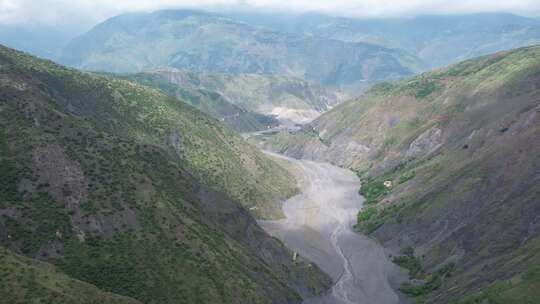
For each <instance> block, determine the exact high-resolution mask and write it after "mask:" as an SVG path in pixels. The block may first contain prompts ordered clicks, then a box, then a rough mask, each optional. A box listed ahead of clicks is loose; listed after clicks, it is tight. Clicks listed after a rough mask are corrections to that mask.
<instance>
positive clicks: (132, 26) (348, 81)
mask: <svg viewBox="0 0 540 304" xmlns="http://www.w3.org/2000/svg"><path fill="white" fill-rule="evenodd" d="M60 61H61V62H62V63H64V64H67V65H70V66H73V67H77V68H81V69H86V70H94V71H108V72H141V71H144V70H148V69H153V68H159V67H173V68H178V69H182V70H187V71H193V72H215V73H230V74H238V73H256V74H271V75H285V76H294V77H300V78H304V79H307V80H311V81H315V82H318V83H320V84H323V85H330V86H340V87H349V88H353V89H359V88H362V87H365V86H366V85H367V84H370V83H373V82H378V81H382V80H387V79H393V78H399V77H403V76H406V75H410V74H412V73H415V72H416V71H419V70H420V69H421V68H422V63H421V62H420V61H419V60H418V59H417V58H415V57H414V56H411V55H409V54H407V53H406V52H404V51H401V50H396V49H388V48H384V47H381V46H377V45H373V44H367V43H349V42H343V41H339V40H334V39H327V38H320V37H312V36H304V35H297V34H287V33H281V32H276V31H271V30H267V29H262V28H259V27H254V26H251V25H249V24H246V23H242V22H237V21H235V20H233V19H231V18H229V17H225V16H221V15H217V14H211V13H206V12H198V11H184V10H166V11H157V12H154V13H137V14H125V15H120V16H116V17H113V18H110V19H108V20H106V21H105V22H103V23H101V24H98V25H97V26H95V27H94V28H93V29H91V30H90V31H89V32H87V33H85V34H83V35H82V36H80V37H78V38H76V39H74V40H72V41H71V42H70V43H69V44H68V45H67V46H66V47H65V48H64V50H63V55H62V56H61V57H60Z"/></svg>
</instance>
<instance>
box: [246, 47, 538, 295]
mask: <svg viewBox="0 0 540 304" xmlns="http://www.w3.org/2000/svg"><path fill="white" fill-rule="evenodd" d="M539 77H540V47H538V46H534V47H528V48H522V49H516V50H512V51H507V52H501V53H497V54H495V55H490V56H485V57H480V58H477V59H473V60H469V61H465V62H462V63H459V64H456V65H452V66H449V67H448V68H444V69H440V70H435V71H433V72H428V73H424V74H421V75H419V76H416V77H413V78H409V79H405V80H402V81H398V82H393V83H384V84H380V85H377V86H375V87H374V88H372V89H371V90H370V91H368V92H367V93H366V94H364V95H363V96H361V97H359V98H357V99H354V100H351V101H348V102H345V103H343V104H341V105H339V106H337V107H335V108H334V109H332V110H331V111H329V112H327V113H325V114H323V115H322V116H321V117H319V118H318V119H316V120H315V121H314V122H312V123H311V124H309V125H307V126H305V127H304V128H303V129H302V130H300V131H298V132H281V133H280V134H277V135H273V136H262V137H259V138H255V139H253V140H254V141H257V142H259V143H260V144H261V145H262V146H264V147H265V148H266V149H273V150H274V151H277V152H281V153H285V154H286V155H289V156H292V157H296V158H307V159H314V160H319V161H329V162H333V163H334V164H338V165H340V166H344V167H348V168H351V169H353V170H355V171H356V172H357V173H358V175H359V176H360V177H361V178H362V180H363V182H362V188H361V193H362V194H363V195H364V196H365V198H366V202H365V207H364V209H363V211H362V212H360V213H359V215H358V224H357V229H358V230H359V231H361V232H362V233H365V234H368V235H370V236H372V237H374V238H375V239H377V240H378V241H379V242H381V243H382V244H383V245H384V246H386V247H388V248H390V249H392V250H393V251H394V252H396V253H397V252H402V256H401V257H400V258H399V259H397V260H396V261H397V262H398V263H402V265H404V266H406V267H408V268H409V269H410V270H411V277H413V278H416V279H420V280H421V281H420V282H422V281H423V282H425V283H421V284H419V285H404V286H403V290H404V291H406V292H408V293H409V294H410V295H412V296H414V297H417V298H418V299H423V300H426V302H427V303H441V302H449V301H450V300H457V299H463V303H480V302H481V301H488V303H492V302H490V301H494V302H493V303H533V302H534V301H532V300H531V299H535V298H536V297H537V294H536V293H535V292H534V289H535V288H532V287H531V288H532V289H530V290H529V291H527V289H526V288H527V287H526V286H538V284H540V280H538V276H537V275H536V274H535V273H537V265H538V262H539V260H540V256H539V255H538V252H539V251H538V246H539V244H540V243H539V240H540V238H539V236H540V226H539V225H538V219H539V217H538V214H539V212H540V209H539V208H540V205H539V203H540V197H539V195H540V188H539V186H540V182H539V178H540V175H539V172H540V171H539V170H540V167H539V166H540V154H539V151H540V146H539V143H540V142H539V141H538V138H540V128H539V126H540V116H539V115H540V99H539V97H538V96H540V78H539ZM449 273H451V276H450V275H449ZM507 280H508V281H507ZM516 282H522V283H516ZM520 284H521V285H520ZM471 294H472V295H471ZM474 301H478V302H474ZM497 301H502V302H497ZM527 301H528V302H527ZM531 301H532V302H531ZM482 303H483V302H482Z"/></svg>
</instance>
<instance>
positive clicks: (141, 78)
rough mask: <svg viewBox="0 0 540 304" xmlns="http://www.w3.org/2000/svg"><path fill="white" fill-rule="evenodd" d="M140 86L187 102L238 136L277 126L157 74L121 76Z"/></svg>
mask: <svg viewBox="0 0 540 304" xmlns="http://www.w3.org/2000/svg"><path fill="white" fill-rule="evenodd" d="M122 78H126V79H128V80H133V81H136V82H138V83H140V84H142V85H147V86H152V87H155V88H158V89H160V90H163V91H164V92H167V93H168V94H170V95H172V96H176V97H177V98H179V99H181V100H183V101H186V102H188V103H189V104H190V105H192V106H194V107H195V108H197V109H199V110H200V111H202V112H204V113H206V114H208V115H210V116H212V117H215V118H217V119H219V120H221V121H223V122H224V123H225V124H227V125H228V126H230V127H231V128H233V129H234V130H236V131H238V132H254V131H259V130H264V129H267V128H270V127H275V126H277V125H278V124H279V122H278V121H277V120H276V119H274V118H273V117H271V116H266V115H263V114H259V113H255V112H253V111H251V110H246V109H245V108H243V107H241V106H237V105H235V104H233V103H231V102H230V101H228V100H227V99H226V98H224V97H223V96H222V95H220V94H219V93H216V92H214V91H211V90H206V89H200V88H197V86H188V85H179V84H174V83H172V82H169V81H167V80H165V79H164V78H163V77H162V76H160V75H159V74H158V73H137V74H128V75H125V76H122Z"/></svg>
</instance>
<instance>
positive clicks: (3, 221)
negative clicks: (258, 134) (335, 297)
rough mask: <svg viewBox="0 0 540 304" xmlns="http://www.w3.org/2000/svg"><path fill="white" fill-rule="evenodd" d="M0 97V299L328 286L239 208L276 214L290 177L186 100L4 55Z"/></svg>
mask: <svg viewBox="0 0 540 304" xmlns="http://www.w3.org/2000/svg"><path fill="white" fill-rule="evenodd" d="M0 101H1V102H0V130H1V132H0V173H1V174H0V184H1V185H2V187H0V189H1V191H0V244H1V245H2V246H3V247H5V248H7V249H9V251H5V250H4V249H2V251H1V252H0V256H1V257H2V259H1V263H0V267H1V272H2V277H1V279H0V280H1V281H0V282H1V283H2V284H1V286H2V289H1V290H2V301H4V300H5V301H8V302H10V303H26V302H28V301H32V302H36V301H39V302H51V301H54V303H73V302H74V301H75V302H77V303H80V302H82V301H87V302H89V303H95V302H96V301H98V302H101V301H106V302H110V303H115V302H116V303H128V302H132V303H136V302H137V301H140V302H143V303H201V302H204V303H223V302H229V303H299V302H300V301H301V297H306V296H312V295H314V294H320V293H321V292H324V290H326V289H327V288H328V287H329V286H330V283H331V282H330V279H329V278H328V277H327V276H326V275H325V274H323V273H322V272H321V271H320V270H319V269H318V267H317V266H316V265H313V264H311V263H310V262H309V261H306V260H304V259H302V258H300V259H297V260H296V261H295V262H294V263H293V261H292V254H293V253H292V252H291V251H289V250H288V249H287V248H285V247H284V246H283V245H282V244H281V243H280V242H279V241H277V240H275V239H273V238H271V237H270V236H269V235H268V234H266V233H265V232H264V231H263V230H262V229H261V228H260V227H259V226H258V225H257V223H256V221H255V220H254V218H253V217H252V215H251V214H250V213H249V212H248V211H247V208H248V207H249V208H250V209H252V212H253V213H254V214H257V215H258V216H259V217H261V218H265V217H267V218H276V217H279V216H281V208H280V207H281V205H280V204H279V203H280V201H281V200H283V199H284V198H286V197H289V196H291V195H292V194H294V193H296V191H297V190H296V189H295V183H294V179H293V177H292V176H291V175H289V174H288V173H287V171H286V170H285V169H283V168H282V167H281V166H279V165H278V164H277V163H276V162H274V161H272V160H271V159H270V158H268V157H267V156H265V155H264V154H262V153H261V152H259V151H258V150H257V149H256V148H254V147H252V146H251V145H249V144H246V143H245V142H244V141H243V139H242V138H241V137H240V136H239V135H237V134H236V133H234V132H232V131H231V130H229V129H228V128H226V127H224V126H223V125H222V124H221V123H219V122H218V121H217V120H215V119H213V118H211V117H209V116H207V115H205V114H203V113H201V112H199V111H197V110H196V109H194V108H193V107H191V106H189V105H187V103H184V102H182V101H181V100H178V99H176V98H173V97H170V96H168V95H166V94H164V93H163V92H161V91H158V90H155V89H151V88H149V87H144V86H140V85H137V84H135V83H133V82H128V81H125V80H121V79H116V78H112V77H106V76H101V75H96V74H92V73H84V72H79V71H76V70H73V69H68V68H65V67H62V66H60V65H57V64H55V63H52V62H50V61H45V60H41V59H37V58H34V57H31V56H29V55H27V54H24V53H21V52H18V51H15V50H12V49H8V48H5V47H0ZM257 206H260V207H258V208H257ZM254 207H255V208H254ZM21 255H23V256H26V257H22V256H21ZM33 259H37V260H41V261H42V262H37V261H34V260H33ZM13 277H16V278H17V279H16V280H13V279H12V278H13ZM4 292H7V293H5V294H4ZM77 299H79V300H77Z"/></svg>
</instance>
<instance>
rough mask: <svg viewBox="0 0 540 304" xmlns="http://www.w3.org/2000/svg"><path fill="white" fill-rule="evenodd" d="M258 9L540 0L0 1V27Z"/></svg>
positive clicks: (505, 7)
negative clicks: (156, 13) (150, 13)
mask: <svg viewBox="0 0 540 304" xmlns="http://www.w3.org/2000/svg"><path fill="white" fill-rule="evenodd" d="M182 7H191V8H209V7H212V9H213V10H217V11H219V10H220V8H233V7H244V8H256V9H264V10H278V11H279V10H285V11H287V12H293V11H294V12H320V13H327V14H331V15H341V16H356V17H385V16H411V15H419V14H456V13H458V14H462V13H477V12H510V13H516V14H521V15H530V16H539V15H540V0H393V1H392V0H0V24H18V25H21V24H22V25H24V24H33V25H35V24H47V25H62V24H64V25H65V24H77V23H78V24H80V25H81V26H88V25H93V24H95V23H97V22H100V21H103V20H105V19H106V18H108V17H111V16H114V15H118V14H121V13H125V12H132V11H152V10H157V9H163V8H182Z"/></svg>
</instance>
